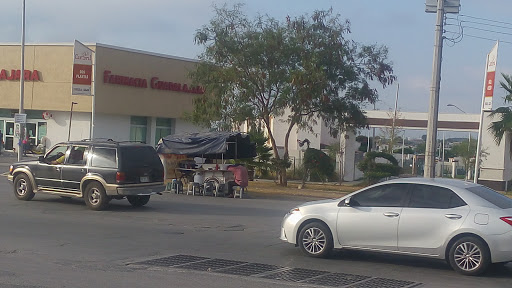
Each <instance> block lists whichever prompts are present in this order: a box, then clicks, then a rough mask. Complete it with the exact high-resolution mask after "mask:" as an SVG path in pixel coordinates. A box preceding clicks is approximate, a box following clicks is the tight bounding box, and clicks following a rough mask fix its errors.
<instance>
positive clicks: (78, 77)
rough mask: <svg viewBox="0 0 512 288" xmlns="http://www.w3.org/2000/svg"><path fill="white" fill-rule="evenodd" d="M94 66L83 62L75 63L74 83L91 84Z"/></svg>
mask: <svg viewBox="0 0 512 288" xmlns="http://www.w3.org/2000/svg"><path fill="white" fill-rule="evenodd" d="M91 83H92V66H91V65H83V64H74V65H73V84H79V85H91Z"/></svg>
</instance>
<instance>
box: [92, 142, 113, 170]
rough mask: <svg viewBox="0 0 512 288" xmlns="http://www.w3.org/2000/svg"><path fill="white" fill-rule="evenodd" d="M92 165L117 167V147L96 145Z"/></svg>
mask: <svg viewBox="0 0 512 288" xmlns="http://www.w3.org/2000/svg"><path fill="white" fill-rule="evenodd" d="M91 166H93V167H101V168H117V161H116V149H113V148H98V147H94V153H93V156H92V159H91Z"/></svg>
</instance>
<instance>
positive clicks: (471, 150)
mask: <svg viewBox="0 0 512 288" xmlns="http://www.w3.org/2000/svg"><path fill="white" fill-rule="evenodd" d="M476 144H477V143H476V140H475V141H471V143H469V141H463V142H461V143H459V144H455V145H453V146H452V149H450V150H451V152H452V153H453V155H455V156H457V157H460V158H461V159H462V164H463V165H464V170H465V171H466V177H467V171H468V170H469V169H472V166H473V164H474V161H473V163H472V161H471V159H473V158H475V155H476Z"/></svg>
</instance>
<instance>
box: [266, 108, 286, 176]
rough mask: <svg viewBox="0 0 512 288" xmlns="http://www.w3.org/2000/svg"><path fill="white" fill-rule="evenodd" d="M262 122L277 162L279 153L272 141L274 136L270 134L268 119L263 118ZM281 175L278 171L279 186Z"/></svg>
mask: <svg viewBox="0 0 512 288" xmlns="http://www.w3.org/2000/svg"><path fill="white" fill-rule="evenodd" d="M263 121H264V122H265V127H266V128H267V133H268V138H269V139H270V144H271V145H272V152H274V158H275V159H276V160H278V161H279V160H280V159H281V158H280V157H279V151H278V150H277V145H276V139H274V134H272V130H271V129H270V117H264V119H263ZM281 173H282V171H280V170H279V171H278V175H279V184H280V185H282V183H283V182H282V175H281Z"/></svg>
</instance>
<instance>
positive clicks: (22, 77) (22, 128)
mask: <svg viewBox="0 0 512 288" xmlns="http://www.w3.org/2000/svg"><path fill="white" fill-rule="evenodd" d="M21 11H22V12H21V71H20V109H19V113H20V114H24V113H25V108H24V107H23V104H24V102H25V99H24V98H25V0H23V2H22V6H21ZM18 125H20V135H19V138H18V161H21V157H22V156H23V149H24V148H25V147H23V139H25V123H19V124H18Z"/></svg>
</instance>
